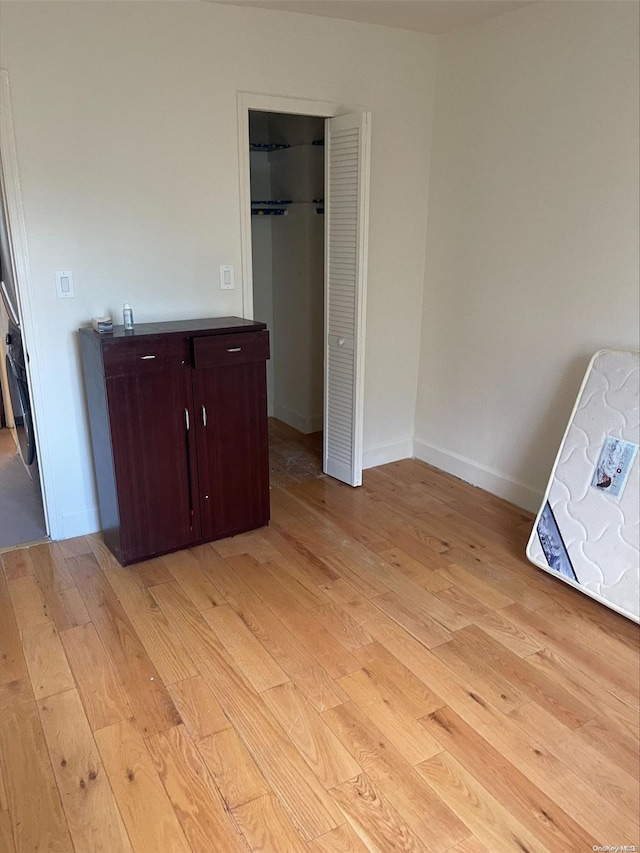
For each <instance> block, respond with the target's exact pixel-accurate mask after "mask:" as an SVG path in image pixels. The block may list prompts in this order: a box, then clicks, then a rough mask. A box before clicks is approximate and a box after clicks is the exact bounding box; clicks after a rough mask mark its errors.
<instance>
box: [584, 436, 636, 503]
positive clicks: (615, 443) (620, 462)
mask: <svg viewBox="0 0 640 853" xmlns="http://www.w3.org/2000/svg"><path fill="white" fill-rule="evenodd" d="M637 452H638V445H637V444H634V443H633V442H632V441H624V440H623V439H621V438H614V437H613V436H612V435H608V436H607V437H606V438H605V440H604V443H603V445H602V450H601V451H600V457H599V459H598V464H597V465H596V468H595V471H594V472H593V479H592V480H591V488H592V489H597V490H598V491H601V492H608V494H610V495H613V496H614V497H616V498H619V497H620V496H621V495H622V492H623V491H624V487H625V486H626V484H627V480H628V479H629V472H630V471H631V466H632V465H633V460H634V459H635V458H636V454H637Z"/></svg>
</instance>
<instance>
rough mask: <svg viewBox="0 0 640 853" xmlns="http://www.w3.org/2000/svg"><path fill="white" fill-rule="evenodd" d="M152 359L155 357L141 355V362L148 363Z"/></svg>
mask: <svg viewBox="0 0 640 853" xmlns="http://www.w3.org/2000/svg"><path fill="white" fill-rule="evenodd" d="M150 358H155V355H141V356H140V360H141V361H148V360H149V359H150Z"/></svg>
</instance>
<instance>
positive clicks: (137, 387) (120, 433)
mask: <svg viewBox="0 0 640 853" xmlns="http://www.w3.org/2000/svg"><path fill="white" fill-rule="evenodd" d="M107 397H108V401H109V419H110V423H111V439H112V444H113V458H114V468H115V477H116V486H117V491H118V506H119V514H120V546H121V551H122V554H121V556H122V561H123V562H124V563H128V562H132V561H134V560H136V559H141V558H142V557H149V556H153V555H154V554H157V553H161V552H165V551H170V550H172V549H175V548H179V547H181V546H184V545H187V544H188V543H189V542H191V541H193V540H195V539H198V538H199V528H198V526H197V518H196V517H195V513H194V506H193V497H194V495H195V493H196V492H195V488H194V487H195V485H196V484H195V483H194V482H193V472H194V471H195V442H194V432H193V429H192V427H193V416H192V413H193V409H192V397H191V371H190V370H189V369H188V368H187V369H177V370H166V371H156V372H150V373H145V374H143V375H130V376H118V377H112V378H110V379H107Z"/></svg>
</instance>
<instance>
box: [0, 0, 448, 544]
mask: <svg viewBox="0 0 640 853" xmlns="http://www.w3.org/2000/svg"><path fill="white" fill-rule="evenodd" d="M0 15H1V21H2V35H1V42H0V62H1V64H2V67H3V68H6V69H7V70H8V71H9V74H10V80H11V90H12V99H13V112H14V123H15V129H16V139H17V148H18V156H19V165H20V174H21V179H22V190H23V201H24V209H25V217H26V224H27V235H28V241H29V250H30V260H31V273H32V296H33V303H34V305H35V308H36V319H35V325H34V328H32V329H31V330H30V331H31V333H32V336H34V337H37V340H38V357H37V359H36V360H35V363H34V364H33V368H34V370H36V371H38V374H39V379H40V382H41V387H42V389H43V393H42V399H41V405H40V407H39V411H38V416H39V424H40V427H41V428H42V429H43V430H45V431H46V433H47V445H48V447H49V451H50V452H49V453H48V461H49V466H48V471H47V473H48V478H49V486H50V494H51V495H52V496H53V497H54V498H55V507H56V509H55V513H54V518H52V522H53V525H52V532H53V533H54V536H57V537H66V536H73V535H76V534H80V533H84V532H86V531H88V530H92V529H95V528H96V527H97V524H98V519H97V515H96V497H95V491H94V482H93V475H92V468H91V461H90V450H89V437H88V429H87V421H86V415H85V410H84V400H83V395H82V391H81V375H80V367H79V359H78V346H77V340H76V335H75V329H76V328H77V327H78V326H79V325H81V324H83V323H86V322H87V321H88V320H89V318H90V317H91V316H92V315H95V314H102V313H104V312H105V311H113V312H114V314H115V315H116V316H118V315H119V312H120V310H121V305H122V303H123V302H125V301H126V302H130V303H131V304H132V306H133V309H134V312H135V317H136V320H137V321H138V322H143V321H153V320H165V319H170V318H186V317H193V316H211V315H225V314H240V313H242V298H241V296H242V283H241V282H240V281H239V280H238V279H239V275H238V276H237V278H236V289H235V291H232V292H228V291H225V292H224V293H222V292H220V290H219V289H218V288H219V285H218V265H219V264H221V263H231V264H235V266H236V270H237V271H238V273H239V270H240V261H241V254H240V214H239V174H238V148H237V130H236V94H237V91H238V90H241V91H253V92H264V93H267V94H276V95H286V96H290V97H298V98H310V99H319V100H325V101H332V102H335V103H340V104H344V105H345V107H358V106H359V107H362V108H365V109H369V110H371V111H372V113H373V150H372V184H371V217H370V228H371V239H370V247H371V250H370V259H369V301H368V308H367V357H366V377H365V382H366V386H365V451H366V452H367V453H368V454H369V456H368V457H367V456H365V461H366V459H367V458H368V459H370V460H371V459H375V458H377V454H381V453H382V454H383V456H384V455H385V454H386V455H387V456H391V457H393V456H394V455H395V454H397V453H398V448H399V447H403V446H406V443H407V442H408V441H410V440H411V437H412V434H413V418H414V410H415V389H416V380H417V364H418V349H419V337H420V306H421V300H422V289H423V269H424V251H425V250H424V234H425V229H426V200H427V184H428V162H429V158H428V153H429V145H430V121H431V112H432V110H431V106H432V101H431V96H432V88H433V81H434V61H435V51H434V41H433V40H432V39H431V38H429V37H426V36H424V35H421V34H415V33H409V32H404V31H400V30H389V29H385V28H382V27H376V26H370V25H360V24H354V23H351V22H343V21H340V22H339V21H333V20H330V19H322V18H313V17H310V16H305V15H292V14H291V15H290V14H288V13H277V12H270V11H266V10H255V9H239V8H234V7H225V6H216V5H213V4H210V3H191V2H182V3H162V2H146V3H139V2H121V3H112V2H92V3H69V2H60V3H58V2H42V3H40V2H32V3H23V2H16V3H12V2H8V3H3V4H2V7H1V9H0ZM265 45H268V46H269V50H268V51H266V52H265V50H264V47H265ZM56 269H71V270H73V273H74V279H75V285H76V294H77V295H76V298H75V299H74V300H64V301H63V300H57V299H56V297H55V290H54V278H53V276H54V270H56ZM381 447H382V448H383V450H382V451H381V450H380V448H381ZM43 461H44V460H43Z"/></svg>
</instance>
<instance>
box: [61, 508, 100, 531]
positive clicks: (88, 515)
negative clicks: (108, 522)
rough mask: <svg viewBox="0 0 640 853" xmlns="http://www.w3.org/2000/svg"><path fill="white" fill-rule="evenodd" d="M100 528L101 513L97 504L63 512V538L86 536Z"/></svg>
mask: <svg viewBox="0 0 640 853" xmlns="http://www.w3.org/2000/svg"><path fill="white" fill-rule="evenodd" d="M99 530H100V513H99V511H98V507H97V506H88V507H86V509H79V510H77V511H76V512H64V513H63V514H62V536H61V537H60V538H61V539H73V538H74V536H86V535H87V533H97V532H98V531H99Z"/></svg>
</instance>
